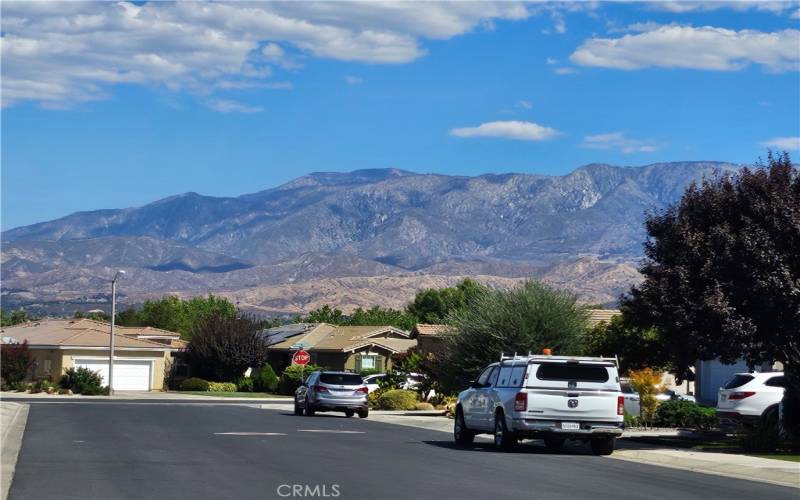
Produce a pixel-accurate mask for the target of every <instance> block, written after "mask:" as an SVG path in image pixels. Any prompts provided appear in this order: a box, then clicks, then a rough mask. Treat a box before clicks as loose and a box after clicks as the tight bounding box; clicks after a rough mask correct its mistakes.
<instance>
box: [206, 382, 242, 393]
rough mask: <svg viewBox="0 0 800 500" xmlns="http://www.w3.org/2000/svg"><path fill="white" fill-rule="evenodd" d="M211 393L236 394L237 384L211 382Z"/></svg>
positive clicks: (209, 386) (209, 384)
mask: <svg viewBox="0 0 800 500" xmlns="http://www.w3.org/2000/svg"><path fill="white" fill-rule="evenodd" d="M208 391H209V392H236V384H234V383H233V382H209V383H208Z"/></svg>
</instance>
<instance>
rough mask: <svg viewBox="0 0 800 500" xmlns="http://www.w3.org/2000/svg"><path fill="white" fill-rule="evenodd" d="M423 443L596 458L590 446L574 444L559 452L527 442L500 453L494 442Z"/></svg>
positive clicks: (440, 446) (495, 450)
mask: <svg viewBox="0 0 800 500" xmlns="http://www.w3.org/2000/svg"><path fill="white" fill-rule="evenodd" d="M423 443H425V444H427V445H430V446H436V447H439V448H447V449H452V450H460V451H472V452H490V453H492V452H494V453H525V454H536V455H589V456H594V455H593V454H592V453H591V451H590V450H589V447H588V445H585V444H583V443H574V444H567V445H565V446H564V448H562V449H561V450H558V451H552V450H548V449H547V448H545V447H544V445H542V444H539V443H540V442H538V441H535V440H534V441H526V442H522V443H520V444H518V445H517V446H516V447H514V449H513V450H511V451H503V452H500V451H498V450H497V448H495V446H494V443H492V442H488V441H487V442H479V441H476V442H475V443H473V444H471V445H469V446H463V445H459V444H456V443H455V442H453V441H423Z"/></svg>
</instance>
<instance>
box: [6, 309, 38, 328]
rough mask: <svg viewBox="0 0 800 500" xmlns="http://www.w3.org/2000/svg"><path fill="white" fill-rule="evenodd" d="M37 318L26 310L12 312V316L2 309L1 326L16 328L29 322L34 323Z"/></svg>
mask: <svg viewBox="0 0 800 500" xmlns="http://www.w3.org/2000/svg"><path fill="white" fill-rule="evenodd" d="M35 319H36V318H35V317H34V316H32V315H31V314H30V313H28V312H27V311H26V310H24V309H17V310H16V311H12V312H11V314H8V313H6V312H5V311H3V310H2V309H0V326H14V325H19V324H21V323H27V322H28V321H34V320H35Z"/></svg>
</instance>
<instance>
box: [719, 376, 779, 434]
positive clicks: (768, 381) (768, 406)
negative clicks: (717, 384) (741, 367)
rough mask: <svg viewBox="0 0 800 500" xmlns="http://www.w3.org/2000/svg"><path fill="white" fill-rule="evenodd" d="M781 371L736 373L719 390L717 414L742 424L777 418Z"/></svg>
mask: <svg viewBox="0 0 800 500" xmlns="http://www.w3.org/2000/svg"><path fill="white" fill-rule="evenodd" d="M783 388H784V378H783V372H766V373H757V372H754V373H737V374H735V375H734V376H733V377H732V378H731V379H730V380H728V382H727V383H726V384H725V387H723V388H721V389H720V390H719V396H718V397H717V415H718V416H719V417H720V419H722V420H733V421H736V422H741V423H745V424H754V423H757V422H759V421H767V420H773V419H774V421H776V420H777V418H778V405H779V404H780V402H781V399H783V391H784V389H783Z"/></svg>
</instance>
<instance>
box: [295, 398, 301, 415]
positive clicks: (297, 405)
mask: <svg viewBox="0 0 800 500" xmlns="http://www.w3.org/2000/svg"><path fill="white" fill-rule="evenodd" d="M294 414H295V415H297V416H300V415H302V414H303V407H302V406H300V405H299V404H298V403H297V401H296V400H295V402H294Z"/></svg>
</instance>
